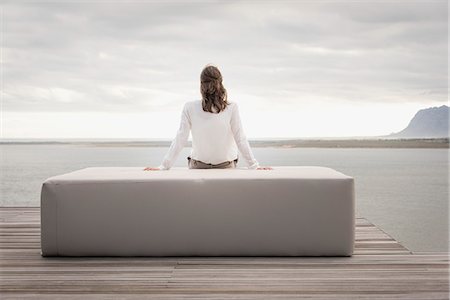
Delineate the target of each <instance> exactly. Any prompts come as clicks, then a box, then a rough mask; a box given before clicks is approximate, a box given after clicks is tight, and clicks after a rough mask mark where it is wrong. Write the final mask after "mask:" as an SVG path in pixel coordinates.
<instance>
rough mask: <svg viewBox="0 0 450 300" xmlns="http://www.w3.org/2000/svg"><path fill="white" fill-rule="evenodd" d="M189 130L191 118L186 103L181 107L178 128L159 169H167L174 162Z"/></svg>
mask: <svg viewBox="0 0 450 300" xmlns="http://www.w3.org/2000/svg"><path fill="white" fill-rule="evenodd" d="M190 131H191V119H190V118H189V113H188V110H187V103H186V104H185V105H184V107H183V112H182V113H181V121H180V127H179V128H178V132H177V135H176V137H175V139H174V140H173V141H172V144H171V145H170V148H169V151H168V152H167V154H166V155H165V156H164V158H163V161H162V163H161V165H160V166H159V167H158V169H160V170H169V169H170V168H171V167H172V165H173V164H174V163H175V160H176V159H177V157H178V154H180V151H181V150H182V149H183V148H184V146H185V145H186V142H187V140H188V138H189V132H190Z"/></svg>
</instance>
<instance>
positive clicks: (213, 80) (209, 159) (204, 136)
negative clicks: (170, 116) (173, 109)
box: [144, 65, 272, 171]
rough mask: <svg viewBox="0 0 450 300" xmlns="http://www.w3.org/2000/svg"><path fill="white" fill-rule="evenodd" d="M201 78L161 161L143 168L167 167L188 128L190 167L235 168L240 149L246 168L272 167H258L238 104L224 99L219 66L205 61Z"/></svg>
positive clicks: (225, 92)
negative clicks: (197, 91)
mask: <svg viewBox="0 0 450 300" xmlns="http://www.w3.org/2000/svg"><path fill="white" fill-rule="evenodd" d="M200 81H201V83H200V92H201V94H202V100H197V101H191V102H187V103H186V104H185V105H184V108H183V112H182V114H181V123H180V127H179V129H178V132H177V135H176V137H175V139H174V140H173V142H172V144H171V145H170V148H169V151H168V153H167V154H166V155H165V157H164V159H163V161H162V163H161V165H160V166H159V167H157V168H153V167H147V168H145V169H144V170H145V171H150V170H169V169H170V168H171V167H172V165H173V163H174V162H175V160H176V159H177V157H178V154H179V153H180V151H181V150H182V149H183V147H184V145H185V144H186V142H187V140H188V137H189V132H190V131H192V151H191V155H190V156H189V157H188V158H187V159H188V166H189V168H190V169H216V168H220V169H225V168H236V164H237V161H238V149H239V151H240V152H241V154H242V156H243V157H244V159H245V161H246V163H247V164H248V168H249V169H257V170H271V169H272V168H270V167H260V166H259V163H258V161H257V160H256V159H255V158H254V157H253V153H252V150H251V149H250V145H249V143H248V141H247V138H246V136H245V134H244V130H243V128H242V124H241V120H240V116H239V110H238V106H237V104H236V103H234V102H229V101H228V100H227V91H226V89H225V88H224V86H223V84H222V74H221V73H220V71H219V69H218V68H217V67H215V66H213V65H207V66H206V67H205V68H204V69H203V71H202V73H201V75H200ZM236 146H237V147H236Z"/></svg>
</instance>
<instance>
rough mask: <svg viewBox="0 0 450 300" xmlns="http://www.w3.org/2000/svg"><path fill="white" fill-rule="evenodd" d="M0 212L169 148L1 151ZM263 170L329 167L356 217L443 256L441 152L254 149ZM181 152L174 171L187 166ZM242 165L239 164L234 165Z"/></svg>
mask: <svg viewBox="0 0 450 300" xmlns="http://www.w3.org/2000/svg"><path fill="white" fill-rule="evenodd" d="M0 149H1V154H2V155H1V161H0V166H1V175H0V176H1V178H0V179H1V185H0V192H1V193H0V195H1V200H0V205H1V206H39V203H40V200H39V199H40V198H39V197H40V188H41V184H42V182H43V181H44V180H45V179H46V178H48V177H51V176H54V175H58V174H63V173H66V172H71V171H75V170H77V169H81V168H85V167H92V166H141V167H144V166H158V165H159V163H160V160H161V159H162V157H163V156H164V154H165V153H166V151H167V148H145V147H95V146H87V145H0ZM253 151H254V154H255V156H256V158H257V159H258V160H259V161H260V163H261V164H263V165H271V166H276V165H280V166H283V165H297V166H304V165H309V166H327V167H331V168H334V169H336V170H338V171H341V172H343V173H345V174H347V175H350V176H353V177H354V178H355V186H356V210H357V215H358V216H362V217H365V218H367V219H368V220H369V221H371V222H372V223H374V224H376V225H377V226H378V227H380V228H381V229H382V230H384V231H386V232H387V233H388V234H390V235H391V236H393V237H394V238H395V239H397V240H398V241H400V242H401V243H402V244H403V245H405V246H406V247H407V248H408V249H410V250H412V251H413V252H420V251H438V252H440V251H444V252H447V251H448V250H449V243H448V233H449V229H448V167H449V163H448V150H447V149H367V148H364V149H362V148H351V149H336V148H333V149H327V148H288V149H286V148H254V149H253ZM189 152H190V149H188V148H185V149H184V150H183V151H182V153H181V154H180V156H179V158H178V160H177V162H176V163H175V166H186V162H187V159H186V157H187V156H188V155H189ZM244 165H245V164H244V163H243V162H242V161H240V162H239V163H238V166H244Z"/></svg>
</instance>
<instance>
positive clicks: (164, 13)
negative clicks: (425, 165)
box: [2, 0, 448, 112]
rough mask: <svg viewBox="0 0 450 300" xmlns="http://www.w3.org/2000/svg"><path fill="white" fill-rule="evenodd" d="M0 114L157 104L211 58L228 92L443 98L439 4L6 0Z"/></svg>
mask: <svg viewBox="0 0 450 300" xmlns="http://www.w3.org/2000/svg"><path fill="white" fill-rule="evenodd" d="M2 10H3V21H2V22H3V41H2V48H3V76H4V79H3V80H4V91H3V92H4V94H3V109H4V110H5V111H15V112H27V111H30V112H31V111H43V112H44V111H48V112H51V111H64V112H76V111H102V112H108V111H128V112H140V111H145V110H151V111H162V110H167V109H172V108H174V107H179V103H181V102H184V101H188V100H191V99H196V98H199V91H198V85H199V82H198V79H199V74H200V71H201V69H202V67H203V66H204V65H205V64H207V63H215V64H217V65H218V66H219V67H220V68H221V70H222V72H223V75H224V78H225V79H224V80H225V84H226V87H227V88H228V90H229V93H230V98H238V97H240V99H239V100H238V101H246V100H245V98H244V97H245V96H251V97H256V98H258V99H260V101H261V105H262V106H266V107H273V108H276V107H277V106H283V105H284V106H289V105H291V106H292V107H295V104H298V103H302V101H307V100H311V99H312V100H314V99H315V98H317V99H335V101H345V100H348V101H358V102H386V103H391V102H396V103H401V102H408V101H415V102H421V103H423V104H424V105H425V106H426V105H427V103H435V102H445V101H447V91H448V87H447V60H448V57H447V55H448V51H447V50H448V32H447V30H448V29H447V28H448V16H447V11H448V9H447V1H401V0H399V1H198V2H191V3H187V2H174V1H169V2H167V1H160V2H159V1H138V2H111V1H105V2H99V1H97V2H81V3H77V2H69V3H62V2H9V3H6V4H3V5H2Z"/></svg>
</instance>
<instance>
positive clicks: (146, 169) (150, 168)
mask: <svg viewBox="0 0 450 300" xmlns="http://www.w3.org/2000/svg"><path fill="white" fill-rule="evenodd" d="M159 170H160V169H159V168H153V167H147V168H145V169H144V171H159Z"/></svg>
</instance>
